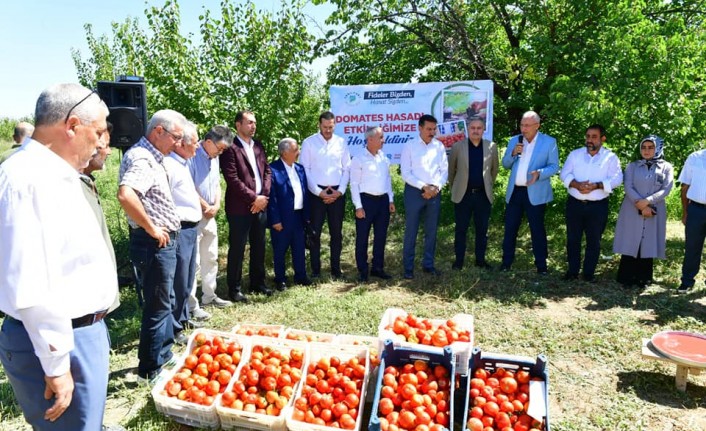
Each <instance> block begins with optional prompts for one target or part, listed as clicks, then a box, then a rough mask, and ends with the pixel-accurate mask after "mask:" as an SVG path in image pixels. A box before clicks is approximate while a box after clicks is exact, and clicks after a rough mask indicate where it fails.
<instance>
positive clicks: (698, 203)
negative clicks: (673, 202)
mask: <svg viewBox="0 0 706 431" xmlns="http://www.w3.org/2000/svg"><path fill="white" fill-rule="evenodd" d="M689 203H691V204H692V205H696V206H697V207H701V208H706V204H702V203H701V202H696V201H689Z"/></svg>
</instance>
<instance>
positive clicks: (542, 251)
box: [503, 186, 547, 272]
mask: <svg viewBox="0 0 706 431" xmlns="http://www.w3.org/2000/svg"><path fill="white" fill-rule="evenodd" d="M546 206H547V205H546V204H541V205H532V203H531V202H530V200H529V196H528V195H527V187H518V186H515V189H514V190H513V191H512V196H511V197H510V202H508V203H507V207H506V208H505V236H504V238H503V266H504V267H507V268H509V267H510V266H511V265H512V262H514V261H515V247H516V245H517V233H518V232H519V231H520V223H521V222H522V214H523V213H524V214H527V222H529V228H530V235H531V236H532V253H533V254H534V265H535V266H536V267H537V271H540V272H541V271H546V270H547V231H546V229H545V228H544V209H545V208H546Z"/></svg>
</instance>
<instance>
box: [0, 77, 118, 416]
mask: <svg viewBox="0 0 706 431" xmlns="http://www.w3.org/2000/svg"><path fill="white" fill-rule="evenodd" d="M107 116H108V108H107V107H106V106H105V104H104V103H103V102H102V101H101V100H100V98H99V97H98V96H97V95H96V94H95V93H94V92H92V91H90V90H89V89H87V88H84V87H82V86H80V85H78V84H59V85H55V86H53V87H50V88H48V89H47V90H45V91H43V92H42V94H41V95H40V96H39V99H38V100H37V105H36V110H35V120H36V129H35V131H34V134H33V136H32V139H30V140H28V141H26V143H25V144H24V145H23V146H22V147H21V148H20V149H18V150H17V152H15V153H14V154H13V156H12V157H11V158H9V159H8V160H7V161H6V162H5V163H3V164H2V165H1V166H0V244H2V247H0V286H2V288H1V289H0V292H1V293H0V310H2V311H3V312H4V313H6V316H5V318H4V320H3V325H2V330H1V331H0V361H1V362H2V365H3V368H4V371H5V374H6V375H7V377H8V380H9V381H10V385H11V386H12V392H13V393H14V396H15V399H16V400H17V402H18V404H19V405H20V408H21V409H22V412H23V414H24V416H25V419H26V420H27V422H28V423H29V424H30V425H31V426H32V428H33V429H36V430H54V429H56V430H97V429H101V425H102V422H103V411H104V409H105V399H106V394H107V386H108V375H109V352H110V341H109V337H108V330H107V327H106V325H105V322H104V321H103V318H104V317H105V316H106V314H107V312H108V309H109V308H110V307H111V305H112V304H114V303H115V300H116V298H117V295H118V286H117V275H116V270H115V263H114V260H113V258H112V254H111V252H112V250H111V249H110V247H109V246H108V244H107V242H106V240H105V237H104V236H103V233H102V229H101V220H99V216H100V218H101V219H102V215H100V214H98V213H97V212H96V211H94V210H93V209H92V206H91V203H90V202H89V200H88V199H87V197H86V195H85V193H84V190H85V189H84V186H83V185H82V182H81V179H80V177H79V172H78V171H79V170H81V169H83V168H85V167H86V166H87V165H88V161H89V160H90V159H91V157H92V156H93V154H94V153H95V152H96V151H97V150H98V148H99V147H100V146H101V145H103V142H102V139H103V138H102V137H103V136H104V135H105V133H106V130H107V125H106V117H107Z"/></svg>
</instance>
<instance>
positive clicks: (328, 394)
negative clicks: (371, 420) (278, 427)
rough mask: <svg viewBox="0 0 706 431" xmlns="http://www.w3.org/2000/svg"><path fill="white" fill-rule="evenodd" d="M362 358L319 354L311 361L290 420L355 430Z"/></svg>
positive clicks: (363, 364)
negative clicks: (315, 359)
mask: <svg viewBox="0 0 706 431" xmlns="http://www.w3.org/2000/svg"><path fill="white" fill-rule="evenodd" d="M365 373H366V367H365V358H357V357H352V358H349V359H348V360H342V359H340V358H338V357H337V356H326V355H324V356H322V357H320V358H319V359H318V360H317V361H316V362H313V361H312V362H311V363H310V364H309V367H308V369H307V375H306V379H305V381H304V386H303V387H302V392H301V396H300V397H299V398H297V399H296V400H295V401H294V412H293V413H292V419H294V420H296V421H300V422H306V423H311V424H315V425H323V426H328V427H334V428H341V429H348V430H351V429H355V425H356V420H358V416H359V414H362V412H360V411H358V408H359V407H360V400H361V397H362V388H363V381H364V378H365Z"/></svg>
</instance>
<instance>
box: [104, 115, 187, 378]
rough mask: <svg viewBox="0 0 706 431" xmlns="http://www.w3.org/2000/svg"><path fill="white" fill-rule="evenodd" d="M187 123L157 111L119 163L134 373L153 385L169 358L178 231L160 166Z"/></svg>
mask: <svg viewBox="0 0 706 431" xmlns="http://www.w3.org/2000/svg"><path fill="white" fill-rule="evenodd" d="M185 125H186V118H184V116H183V115H182V114H180V113H179V112H176V111H172V110H168V109H165V110H161V111H157V112H155V114H154V115H153V116H152V118H151V119H150V121H149V123H148V124H147V135H146V136H143V137H142V138H141V139H140V140H139V141H138V142H137V143H136V144H135V145H133V146H132V147H131V148H130V149H129V150H128V151H127V152H126V153H125V156H124V157H123V160H122V163H121V164H120V173H119V188H118V201H119V202H120V205H121V206H122V207H123V210H125V214H127V218H128V224H129V225H130V260H131V261H132V264H133V265H134V267H135V273H136V274H137V278H138V285H139V286H140V287H141V289H142V297H143V300H144V303H143V306H142V326H141V328H140V344H139V348H138V353H137V355H138V358H139V364H138V367H137V374H138V376H139V377H140V378H141V379H142V380H143V381H148V382H150V383H151V382H152V381H153V380H154V378H155V377H157V375H158V374H159V372H160V371H161V369H162V366H163V365H164V364H165V363H167V362H168V361H169V360H170V359H171V358H172V356H173V354H172V352H171V347H172V344H173V343H174V326H173V320H172V304H171V299H170V297H171V296H172V295H173V294H174V276H175V271H176V259H177V256H176V249H177V247H176V239H177V235H178V234H179V229H180V228H181V221H180V219H179V215H178V213H177V209H176V206H175V204H174V199H173V198H172V193H171V191H170V188H169V180H168V177H167V171H166V168H165V165H164V158H165V156H167V155H169V154H170V153H171V152H172V151H173V150H174V149H175V148H176V147H177V146H180V145H181V143H182V140H183V138H184V135H183V133H184V127H185Z"/></svg>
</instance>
